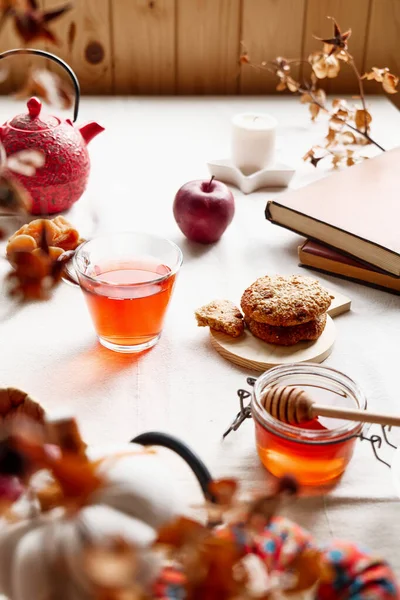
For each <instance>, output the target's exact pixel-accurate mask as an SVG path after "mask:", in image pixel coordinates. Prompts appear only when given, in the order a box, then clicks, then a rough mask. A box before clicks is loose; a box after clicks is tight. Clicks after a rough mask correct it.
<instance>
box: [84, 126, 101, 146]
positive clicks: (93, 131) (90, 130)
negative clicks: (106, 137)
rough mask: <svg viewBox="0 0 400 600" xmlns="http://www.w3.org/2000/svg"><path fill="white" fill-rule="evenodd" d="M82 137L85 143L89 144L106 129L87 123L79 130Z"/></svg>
mask: <svg viewBox="0 0 400 600" xmlns="http://www.w3.org/2000/svg"><path fill="white" fill-rule="evenodd" d="M79 131H80V132H81V135H82V137H83V139H84V140H85V142H86V143H87V144H88V143H89V142H90V140H92V139H93V138H94V137H96V135H98V134H99V133H101V132H102V131H104V127H102V126H101V125H99V124H98V123H95V122H94V121H92V122H91V123H87V124H86V125H82V127H80V128H79Z"/></svg>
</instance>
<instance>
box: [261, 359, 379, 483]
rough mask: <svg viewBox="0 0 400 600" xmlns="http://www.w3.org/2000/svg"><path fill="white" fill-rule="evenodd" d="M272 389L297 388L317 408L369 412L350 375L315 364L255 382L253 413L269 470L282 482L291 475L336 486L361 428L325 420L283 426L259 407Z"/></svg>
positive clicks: (283, 367)
mask: <svg viewBox="0 0 400 600" xmlns="http://www.w3.org/2000/svg"><path fill="white" fill-rule="evenodd" d="M272 386H296V387H299V388H301V389H303V390H304V391H306V392H307V394H308V396H309V397H311V399H312V400H314V402H318V404H326V405H330V406H336V407H338V408H357V409H361V410H365V409H366V405H367V402H366V399H365V397H364V395H363V393H362V391H361V390H360V388H359V387H358V386H357V384H356V383H355V382H354V381H353V380H352V379H350V377H348V376H347V375H345V374H343V373H341V372H339V371H337V370H335V369H332V368H329V367H325V366H322V365H319V364H314V363H298V364H290V365H281V366H278V367H274V368H273V369H270V370H269V371H267V372H266V373H264V374H263V375H261V376H260V377H259V378H258V379H257V380H256V381H255V383H254V387H253V392H252V396H251V402H250V406H251V414H252V416H253V419H254V424H255V437H256V444H257V451H258V454H259V457H260V459H261V462H262V463H263V465H264V466H265V467H266V469H267V470H268V471H270V472H271V473H272V474H273V475H276V476H278V477H280V476H283V475H287V474H292V475H294V476H295V477H296V479H297V480H298V481H299V483H300V484H303V485H312V486H316V485H323V484H327V483H329V482H334V480H335V479H337V478H339V477H340V476H341V475H342V473H343V472H344V470H345V469H346V467H347V465H348V463H349V462H350V459H351V457H352V455H353V451H354V444H355V442H356V440H357V438H358V437H359V436H360V435H361V433H362V431H363V424H362V423H356V422H354V421H344V420H339V419H332V418H329V419H328V418H324V417H317V418H314V419H312V420H311V421H309V422H307V423H302V424H301V426H298V425H288V424H286V423H283V422H282V421H279V420H277V419H275V418H274V417H272V416H271V415H270V414H269V413H268V412H267V411H266V409H265V408H264V406H263V405H262V403H261V396H262V392H263V391H264V390H265V389H266V388H269V387H272Z"/></svg>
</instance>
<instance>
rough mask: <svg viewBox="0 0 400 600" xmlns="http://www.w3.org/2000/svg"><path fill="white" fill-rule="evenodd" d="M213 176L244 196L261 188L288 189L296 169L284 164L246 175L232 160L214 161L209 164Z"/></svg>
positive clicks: (277, 164)
mask: <svg viewBox="0 0 400 600" xmlns="http://www.w3.org/2000/svg"><path fill="white" fill-rule="evenodd" d="M207 166H208V169H209V171H210V174H211V175H214V177H215V178H216V179H218V180H219V181H223V182H224V183H231V184H233V185H235V186H236V187H238V188H239V189H240V190H241V191H242V192H243V193H244V194H251V193H252V192H254V191H255V190H258V189H260V188H280V187H287V186H288V185H289V183H290V180H291V179H292V177H293V175H294V173H295V169H294V168H293V167H291V166H289V165H286V164H284V163H276V164H275V165H272V166H269V167H266V168H265V169H262V170H261V171H255V172H254V173H251V174H248V175H246V174H245V173H243V171H241V170H240V169H238V168H237V167H236V166H235V165H234V164H233V162H232V160H230V159H222V160H213V161H211V162H208V163H207Z"/></svg>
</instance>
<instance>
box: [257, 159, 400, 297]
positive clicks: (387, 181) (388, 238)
mask: <svg viewBox="0 0 400 600" xmlns="http://www.w3.org/2000/svg"><path fill="white" fill-rule="evenodd" d="M265 216H266V218H267V219H268V220H269V221H271V222H272V223H275V224H276V225H280V226H281V227H285V228H287V229H290V230H292V231H295V232H296V233H299V234H300V235H303V236H304V237H306V238H308V239H307V240H306V241H305V243H304V244H302V245H301V246H300V247H299V249H298V256H299V261H300V264H301V265H304V266H306V267H310V268H313V269H317V270H319V271H323V272H326V273H331V274H334V275H338V276H341V277H345V278H347V279H351V280H354V281H357V282H359V283H364V284H367V285H371V286H374V287H379V288H383V289H386V290H388V291H391V292H395V293H400V148H395V149H394V150H389V151H388V152H384V153H382V154H381V155H380V156H378V157H376V158H372V159H369V160H365V161H364V162H362V163H360V164H357V165H354V166H352V167H348V168H347V169H345V170H343V171H340V172H338V173H335V174H332V175H331V176H329V177H326V178H324V179H320V180H319V181H317V182H315V183H312V184H311V185H308V186H306V187H304V188H300V189H298V190H294V191H290V192H287V193H285V194H284V195H282V197H280V198H279V199H277V200H272V201H269V202H268V204H267V207H266V210H265Z"/></svg>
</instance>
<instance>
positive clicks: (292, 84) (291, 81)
mask: <svg viewBox="0 0 400 600" xmlns="http://www.w3.org/2000/svg"><path fill="white" fill-rule="evenodd" d="M286 85H287V86H288V88H289V90H290V91H291V92H297V91H298V89H299V87H300V84H299V83H297V81H295V80H294V79H293V78H292V77H288V78H287V80H286Z"/></svg>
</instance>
